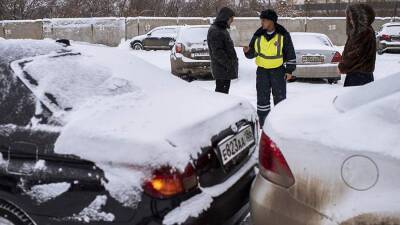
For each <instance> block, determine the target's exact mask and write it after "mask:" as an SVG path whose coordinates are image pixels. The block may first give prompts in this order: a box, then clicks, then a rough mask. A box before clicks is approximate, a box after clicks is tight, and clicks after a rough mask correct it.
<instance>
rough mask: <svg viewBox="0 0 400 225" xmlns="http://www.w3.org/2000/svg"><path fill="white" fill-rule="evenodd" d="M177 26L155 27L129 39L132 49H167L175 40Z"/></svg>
mask: <svg viewBox="0 0 400 225" xmlns="http://www.w3.org/2000/svg"><path fill="white" fill-rule="evenodd" d="M178 30H179V26H164V27H156V28H154V29H152V30H150V31H149V32H147V33H146V34H144V35H140V36H136V37H134V38H133V39H131V47H132V49H133V50H143V49H144V50H169V49H171V48H172V46H173V43H174V42H175V39H176V35H177V33H178Z"/></svg>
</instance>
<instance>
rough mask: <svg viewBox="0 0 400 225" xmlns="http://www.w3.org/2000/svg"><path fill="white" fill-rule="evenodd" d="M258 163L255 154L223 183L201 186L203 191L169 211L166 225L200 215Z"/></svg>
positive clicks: (181, 222) (180, 222)
mask: <svg viewBox="0 0 400 225" xmlns="http://www.w3.org/2000/svg"><path fill="white" fill-rule="evenodd" d="M256 163H257V159H256V156H255V154H253V156H252V158H251V159H250V160H249V161H248V162H247V163H246V164H245V165H244V166H243V167H242V168H241V169H240V170H239V171H238V172H236V174H235V175H233V176H232V177H230V178H229V179H228V180H227V181H225V182H224V183H222V184H219V185H216V186H213V187H208V188H201V193H200V194H197V195H196V196H194V197H192V198H190V199H188V200H186V201H184V202H182V203H181V204H180V206H179V207H177V208H175V209H174V210H172V211H171V212H169V213H168V214H167V215H166V216H165V217H164V220H163V224H164V225H173V224H183V223H184V222H185V221H186V220H187V219H189V218H190V217H198V216H199V215H200V214H201V213H202V212H204V211H205V210H207V209H208V208H210V206H211V204H212V202H213V198H215V197H218V196H220V195H222V194H223V193H224V192H226V191H227V190H228V189H229V188H230V187H232V186H233V185H234V184H235V183H236V182H237V181H238V180H239V179H240V178H242V176H243V175H244V174H245V173H247V172H248V171H249V170H250V169H251V168H253V167H254V165H255V164H256Z"/></svg>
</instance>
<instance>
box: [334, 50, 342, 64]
mask: <svg viewBox="0 0 400 225" xmlns="http://www.w3.org/2000/svg"><path fill="white" fill-rule="evenodd" d="M340 60H342V55H341V54H340V53H339V52H335V55H334V56H333V58H332V63H339V62H340Z"/></svg>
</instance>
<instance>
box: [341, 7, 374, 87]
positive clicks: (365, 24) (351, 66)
mask: <svg viewBox="0 0 400 225" xmlns="http://www.w3.org/2000/svg"><path fill="white" fill-rule="evenodd" d="M346 17H347V18H346V32H347V42H346V45H345V47H344V51H343V58H342V61H341V62H340V63H339V70H340V72H341V73H342V74H347V76H346V80H345V82H344V86H345V87H347V86H360V85H364V84H367V83H370V82H373V81H374V74H373V72H374V70H375V60H376V38H375V31H374V29H373V28H372V26H371V25H372V23H373V22H374V20H375V12H374V10H373V9H372V7H371V6H369V5H367V4H362V3H361V4H360V3H357V4H351V5H349V6H348V7H347V10H346Z"/></svg>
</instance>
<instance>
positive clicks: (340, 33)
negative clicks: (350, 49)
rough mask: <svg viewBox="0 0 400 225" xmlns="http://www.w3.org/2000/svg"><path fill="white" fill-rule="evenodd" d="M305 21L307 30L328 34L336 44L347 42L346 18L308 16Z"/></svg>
mask: <svg viewBox="0 0 400 225" xmlns="http://www.w3.org/2000/svg"><path fill="white" fill-rule="evenodd" d="M305 23H306V24H305V30H306V31H307V32H315V33H323V34H326V35H327V36H328V37H329V38H330V39H331V40H332V42H333V43H334V44H336V45H344V44H345V43H346V39H347V36H346V20H344V19H324V18H316V19H314V18H308V19H307V20H306V21H305Z"/></svg>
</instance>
